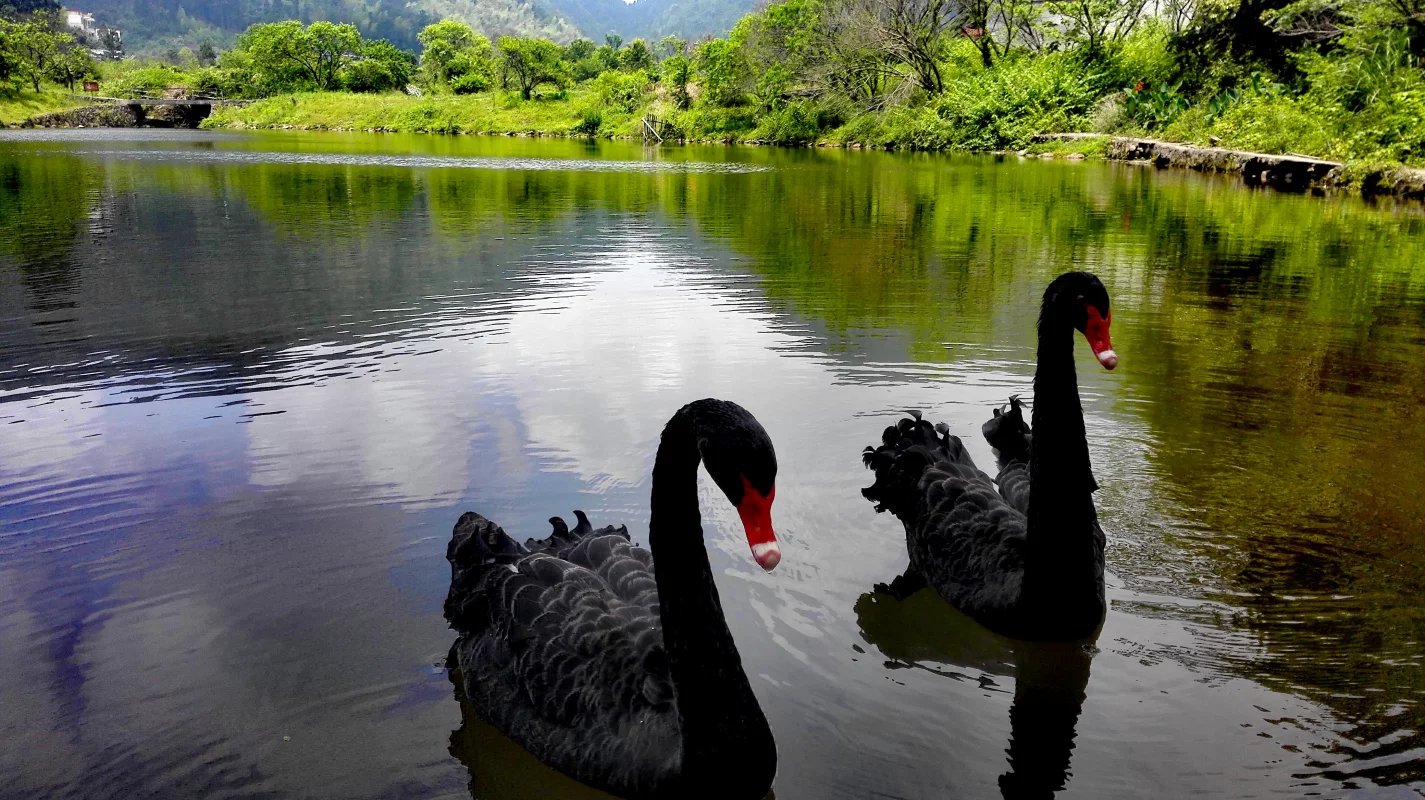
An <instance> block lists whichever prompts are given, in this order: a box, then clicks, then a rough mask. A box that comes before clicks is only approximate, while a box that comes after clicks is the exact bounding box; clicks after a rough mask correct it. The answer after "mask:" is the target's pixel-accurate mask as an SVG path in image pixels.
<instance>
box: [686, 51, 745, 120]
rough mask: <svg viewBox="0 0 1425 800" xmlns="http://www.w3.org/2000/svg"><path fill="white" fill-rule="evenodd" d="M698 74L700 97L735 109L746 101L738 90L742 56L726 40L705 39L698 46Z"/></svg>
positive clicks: (740, 80) (742, 71)
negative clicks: (700, 82)
mask: <svg viewBox="0 0 1425 800" xmlns="http://www.w3.org/2000/svg"><path fill="white" fill-rule="evenodd" d="M696 61H697V68H698V72H699V73H701V75H702V78H703V79H702V86H703V96H704V97H706V98H707V101H708V102H711V103H712V104H714V105H719V106H736V105H741V104H743V103H744V102H746V99H747V93H746V92H745V91H744V90H743V88H742V78H743V75H745V74H746V73H747V69H746V62H745V61H744V60H743V58H742V53H741V51H740V50H738V48H737V47H735V46H734V45H733V44H732V43H731V42H729V41H728V40H726V39H709V40H708V41H706V42H703V43H702V44H700V45H698V49H697V52H696Z"/></svg>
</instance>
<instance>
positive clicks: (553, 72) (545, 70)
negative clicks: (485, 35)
mask: <svg viewBox="0 0 1425 800" xmlns="http://www.w3.org/2000/svg"><path fill="white" fill-rule="evenodd" d="M498 46H499V48H500V58H501V60H502V62H503V70H502V74H501V81H502V82H503V84H504V86H505V88H510V87H511V86H512V85H513V86H514V87H515V88H517V89H519V90H520V96H521V97H523V98H524V99H525V100H529V99H531V98H532V97H533V96H534V90H535V87H537V86H539V85H540V84H542V83H551V84H554V85H555V86H559V87H563V86H565V85H566V84H567V83H568V80H569V78H568V71H567V69H566V67H565V65H564V62H563V61H562V60H561V59H560V55H562V53H561V51H560V49H559V45H557V44H555V43H554V42H551V41H548V40H546V39H524V38H518V37H514V36H501V37H500V41H499V43H498Z"/></svg>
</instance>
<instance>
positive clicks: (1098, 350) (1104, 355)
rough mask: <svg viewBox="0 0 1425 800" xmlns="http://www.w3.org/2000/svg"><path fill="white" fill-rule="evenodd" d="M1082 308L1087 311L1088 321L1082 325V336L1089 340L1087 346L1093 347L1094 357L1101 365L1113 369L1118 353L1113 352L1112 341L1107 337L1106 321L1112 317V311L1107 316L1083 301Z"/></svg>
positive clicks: (1116, 363)
mask: <svg viewBox="0 0 1425 800" xmlns="http://www.w3.org/2000/svg"><path fill="white" fill-rule="evenodd" d="M1084 310H1085V311H1087V312H1088V315H1089V318H1088V322H1087V323H1086V324H1085V325H1084V338H1085V339H1088V340H1089V347H1090V348H1092V349H1093V355H1094V358H1097V359H1098V363H1100V364H1102V365H1103V368H1104V369H1113V368H1114V367H1116V366H1118V354H1117V353H1115V352H1113V341H1112V340H1111V339H1109V338H1108V323H1109V321H1110V320H1112V319H1113V312H1112V311H1110V312H1108V316H1106V317H1105V316H1103V315H1102V314H1100V313H1098V309H1097V308H1094V307H1093V306H1092V305H1090V304H1088V303H1085V304H1084Z"/></svg>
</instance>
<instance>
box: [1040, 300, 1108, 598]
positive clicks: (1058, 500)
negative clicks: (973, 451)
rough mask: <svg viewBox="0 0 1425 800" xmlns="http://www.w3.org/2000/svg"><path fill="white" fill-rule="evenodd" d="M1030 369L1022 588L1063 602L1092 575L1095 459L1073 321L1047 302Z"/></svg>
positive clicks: (1089, 582) (1092, 579)
mask: <svg viewBox="0 0 1425 800" xmlns="http://www.w3.org/2000/svg"><path fill="white" fill-rule="evenodd" d="M1038 358H1039V363H1038V366H1037V368H1036V369H1035V373H1034V415H1033V431H1034V444H1033V447H1032V448H1031V453H1030V457H1029V482H1030V483H1029V485H1030V495H1029V521H1028V523H1029V524H1028V546H1027V549H1026V554H1025V581H1024V591H1025V592H1026V594H1029V593H1039V594H1041V595H1042V596H1043V598H1044V599H1045V600H1046V601H1049V602H1059V603H1062V602H1063V601H1064V599H1065V598H1067V597H1074V596H1079V595H1080V594H1081V593H1082V592H1083V587H1085V586H1088V585H1092V584H1094V582H1095V581H1096V574H1097V567H1096V557H1095V555H1094V547H1093V524H1094V523H1095V522H1096V521H1097V515H1096V512H1095V510H1094V505H1093V492H1094V490H1095V489H1096V488H1097V484H1096V483H1094V477H1093V467H1092V466H1091V465H1090V463H1089V444H1088V438H1087V436H1086V434H1085V431H1084V412H1083V407H1082V406H1081V405H1080V404H1079V384H1078V378H1077V375H1076V374H1075V372H1074V327H1073V325H1072V324H1070V323H1069V322H1068V321H1066V320H1064V319H1062V318H1060V317H1058V316H1057V315H1055V314H1054V313H1053V309H1050V308H1046V309H1045V310H1044V312H1043V314H1042V315H1041V316H1040V320H1039V354H1038Z"/></svg>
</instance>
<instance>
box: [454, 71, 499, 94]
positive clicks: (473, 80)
mask: <svg viewBox="0 0 1425 800" xmlns="http://www.w3.org/2000/svg"><path fill="white" fill-rule="evenodd" d="M492 83H493V81H492V80H491V78H490V75H489V74H488V73H485V72H467V73H465V74H464V75H460V76H457V77H455V78H451V80H450V89H451V91H453V92H455V93H456V94H479V93H480V92H484V91H488V90H489V88H490V86H491V84H492Z"/></svg>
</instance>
